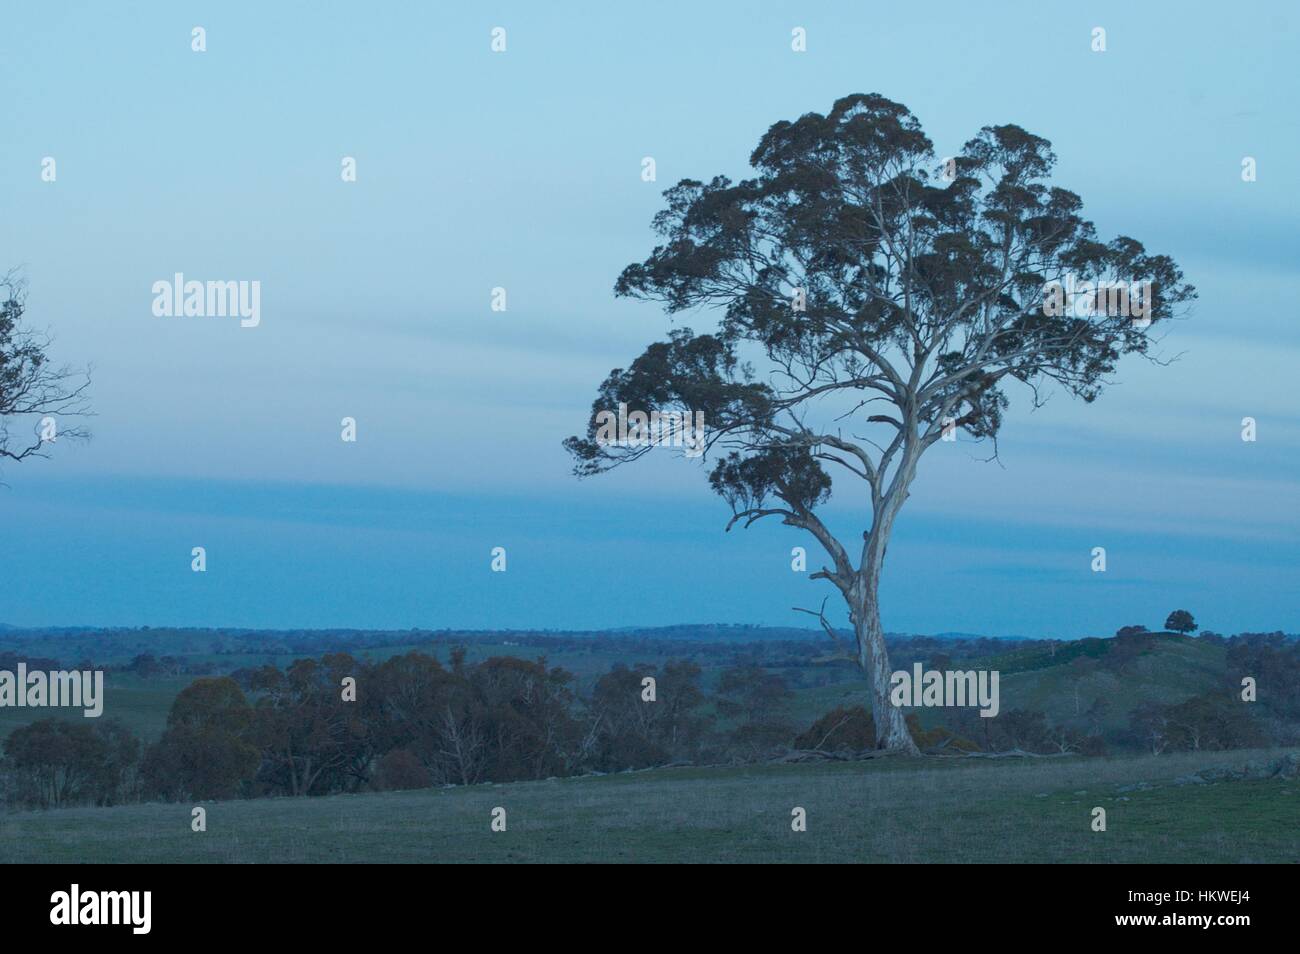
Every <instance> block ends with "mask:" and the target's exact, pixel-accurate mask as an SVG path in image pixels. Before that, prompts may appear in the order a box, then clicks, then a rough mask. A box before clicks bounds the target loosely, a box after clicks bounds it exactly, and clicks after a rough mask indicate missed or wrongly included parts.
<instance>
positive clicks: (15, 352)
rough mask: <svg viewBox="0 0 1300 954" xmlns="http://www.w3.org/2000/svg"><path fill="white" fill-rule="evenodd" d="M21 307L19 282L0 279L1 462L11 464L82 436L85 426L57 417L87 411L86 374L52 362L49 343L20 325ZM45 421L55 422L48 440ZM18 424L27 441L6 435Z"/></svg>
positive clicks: (10, 277)
mask: <svg viewBox="0 0 1300 954" xmlns="http://www.w3.org/2000/svg"><path fill="white" fill-rule="evenodd" d="M26 309H27V289H26V285H25V283H24V282H23V281H22V279H21V278H20V277H19V276H18V274H17V273H16V272H12V271H11V272H9V273H8V274H6V275H0V459H6V458H7V459H8V460H13V461H20V460H25V459H26V458H28V457H44V456H46V455H47V451H48V450H49V447H50V445H51V444H52V443H54V442H56V441H58V440H78V439H83V438H85V437H86V430H85V428H84V427H81V426H79V425H73V426H68V425H65V424H64V423H63V420H62V419H63V418H77V417H82V416H85V415H86V414H87V413H89V406H88V402H87V395H86V392H87V390H88V388H89V387H90V375H89V372H88V371H79V370H76V369H73V368H71V367H69V366H67V365H63V366H56V365H53V364H51V363H50V358H49V348H50V344H51V343H52V341H53V339H52V338H51V337H50V335H49V334H48V333H46V332H38V331H35V330H33V329H31V328H29V327H27V326H26V325H25V324H24V323H23V314H24V312H25V311H26ZM47 417H48V418H53V419H54V428H55V430H54V432H53V440H47V439H46V438H45V437H44V436H43V434H44V433H45V432H46V427H45V426H44V425H43V424H42V420H43V419H44V418H47ZM20 420H22V421H28V422H30V423H31V425H32V432H31V433H32V436H31V437H15V436H14V435H13V434H12V433H11V432H10V426H11V425H13V424H15V423H17V422H18V421H20Z"/></svg>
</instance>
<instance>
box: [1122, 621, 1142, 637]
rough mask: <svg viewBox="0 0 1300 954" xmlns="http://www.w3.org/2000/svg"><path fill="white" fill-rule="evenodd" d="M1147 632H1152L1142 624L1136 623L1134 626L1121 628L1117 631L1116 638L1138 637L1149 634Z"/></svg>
mask: <svg viewBox="0 0 1300 954" xmlns="http://www.w3.org/2000/svg"><path fill="white" fill-rule="evenodd" d="M1147 632H1150V630H1148V629H1147V628H1146V627H1145V626H1143V625H1142V624H1141V623H1134V624H1133V625H1132V626H1121V627H1120V628H1119V629H1117V630H1115V635H1116V636H1138V635H1140V634H1142V633H1147Z"/></svg>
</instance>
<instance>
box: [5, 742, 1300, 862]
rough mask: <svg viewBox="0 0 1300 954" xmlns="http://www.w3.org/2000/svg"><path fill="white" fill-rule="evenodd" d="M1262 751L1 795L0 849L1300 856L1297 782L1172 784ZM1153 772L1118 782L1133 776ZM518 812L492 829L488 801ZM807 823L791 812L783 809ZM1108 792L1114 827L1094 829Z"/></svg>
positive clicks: (234, 855)
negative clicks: (7, 802)
mask: <svg viewBox="0 0 1300 954" xmlns="http://www.w3.org/2000/svg"><path fill="white" fill-rule="evenodd" d="M1262 757H1264V754H1263V753H1242V752H1237V753H1221V754H1219V755H1217V756H1216V755H1212V754H1207V753H1200V754H1191V753H1187V754H1179V755H1167V756H1161V757H1159V758H1156V757H1152V756H1145V757H1137V758H1123V759H1121V758H1115V759H1087V760H1084V759H1061V760H1029V761H1019V760H1016V761H1013V760H1005V761H985V760H964V761H959V760H949V761H940V760H934V759H929V760H924V761H921V762H915V763H912V762H905V761H901V760H898V761H894V760H882V761H873V762H858V763H831V764H813V765H766V766H748V767H737V768H708V769H660V770H654V771H648V772H638V773H628V774H621V775H614V776H606V777H598V778H578V779H564V780H551V781H541V782H520V783H513V784H507V785H480V786H473V787H469V788H457V789H434V790H422V791H414V792H393V793H382V794H369V795H350V796H349V795H340V796H332V797H328V798H317V799H263V800H258V801H235V802H221V803H208V804H207V811H208V831H207V832H205V833H193V832H191V831H190V828H189V824H190V808H191V806H190V805H188V804H174V805H162V804H149V805H130V806H123V807H118V808H109V809H91V808H85V809H83V808H75V809H64V810H56V811H51V812H23V813H17V814H12V815H0V860H4V861H19V862H38V861H56V862H70V861H100V862H103V861H185V862H307V861H312V862H321V861H327V862H328V861H335V862H365V861H385V862H389V861H404V862H433V861H438V862H446V861H455V862H464V861H529V862H539V861H653V862H660V861H738V862H757V861H763V862H786V861H803V862H809V861H851V862H882V861H888V862H971V861H977V862H1028V861H1037V862H1121V861H1123V862H1173V861H1181V862H1264V861H1271V862H1295V861H1297V860H1300V826H1298V825H1297V820H1298V819H1300V783H1297V782H1296V781H1294V780H1292V781H1289V782H1283V781H1277V780H1271V781H1257V782H1226V783H1220V784H1216V785H1196V786H1182V787H1175V786H1172V785H1171V784H1170V780H1171V779H1172V778H1174V777H1175V776H1178V775H1182V774H1186V773H1189V772H1192V771H1195V770H1197V769H1200V768H1205V767H1208V766H1210V765H1218V764H1230V765H1235V764H1239V763H1242V762H1245V761H1247V760H1248V759H1252V758H1255V759H1258V758H1262ZM1137 781H1146V782H1151V783H1153V784H1154V785H1155V786H1156V787H1155V788H1153V789H1151V790H1149V791H1140V792H1130V793H1127V794H1121V793H1119V792H1118V791H1117V788H1118V787H1119V786H1120V785H1123V784H1126V783H1132V782H1137ZM498 805H499V806H504V807H505V808H506V810H507V812H508V821H509V830H508V831H506V832H504V833H493V832H491V831H490V830H489V817H490V813H491V810H492V809H493V808H494V807H495V806H498ZM796 805H797V806H802V807H804V808H806V809H807V812H808V830H807V832H804V833H795V832H792V831H791V829H790V810H791V808H792V807H794V806H796ZM1097 805H1100V806H1103V807H1105V808H1106V810H1107V814H1108V823H1109V824H1108V830H1107V831H1106V832H1093V831H1091V830H1090V826H1089V823H1090V820H1091V814H1090V813H1091V810H1092V808H1093V807H1094V806H1097Z"/></svg>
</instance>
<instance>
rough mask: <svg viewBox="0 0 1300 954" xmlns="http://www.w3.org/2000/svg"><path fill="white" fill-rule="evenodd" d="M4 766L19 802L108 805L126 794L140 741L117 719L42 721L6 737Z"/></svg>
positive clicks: (44, 806)
mask: <svg viewBox="0 0 1300 954" xmlns="http://www.w3.org/2000/svg"><path fill="white" fill-rule="evenodd" d="M4 750H5V757H6V765H5V767H6V768H7V769H8V770H9V771H10V772H11V773H13V774H14V775H16V777H17V785H16V788H17V795H18V799H19V800H20V801H24V802H26V803H28V804H32V805H35V806H37V807H40V808H56V807H59V806H62V805H73V804H77V803H85V802H89V803H91V804H97V805H108V804H113V803H115V802H117V801H119V800H121V799H122V797H123V796H126V795H128V794H129V791H128V788H129V785H128V782H129V779H130V778H131V777H132V775H133V773H134V769H135V764H136V760H137V758H138V756H139V750H140V743H139V740H137V739H136V737H135V736H134V735H133V734H132V733H131V731H130V730H129V729H128V728H127V727H126V726H125V725H124V724H123V723H122V722H121V721H120V720H118V719H111V718H110V719H101V720H96V721H95V722H93V723H86V722H80V721H77V722H71V721H68V720H66V719H54V718H50V719H41V720H39V721H37V722H33V723H31V724H29V725H25V726H20V727H19V728H17V729H14V731H13V732H11V733H10V734H9V737H8V738H7V739H6V740H5V746H4Z"/></svg>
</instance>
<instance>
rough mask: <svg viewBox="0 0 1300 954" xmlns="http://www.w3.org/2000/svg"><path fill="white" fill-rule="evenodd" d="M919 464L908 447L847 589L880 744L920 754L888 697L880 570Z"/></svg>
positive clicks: (850, 611)
mask: <svg viewBox="0 0 1300 954" xmlns="http://www.w3.org/2000/svg"><path fill="white" fill-rule="evenodd" d="M915 469H916V458H915V455H914V454H913V453H912V452H911V449H910V448H909V450H908V452H907V453H906V454H905V456H904V459H903V461H902V463H901V464H900V470H899V472H898V475H897V476H896V477H895V479H894V482H893V485H892V486H891V488H890V490H889V493H887V494H886V495H885V499H884V500H883V501H881V503H880V505H879V506H878V507H877V509H876V511H875V514H874V518H873V525H872V527H871V531H870V533H868V534H867V535H866V541H865V544H864V546H863V548H862V565H861V567H860V568H859V570H858V573H857V576H856V577H855V579H854V581H853V586H852V588H851V589H850V591H849V593H848V596H847V598H848V601H849V616H850V617H851V618H852V619H853V632H854V635H855V636H857V640H858V665H860V666H861V667H862V671H863V672H864V673H866V676H867V680H868V681H869V682H870V683H871V718H872V720H873V721H874V722H875V724H876V748H878V749H889V750H891V751H896V752H901V753H902V754H904V755H920V754H921V752H920V750H919V749H918V748H917V747H916V743H915V742H914V741H912V733H911V732H909V731H908V729H907V723H906V721H905V720H904V718H903V710H902V709H901V708H898V707H897V706H895V705H894V704H893V703H891V702H890V701H889V677H890V676H891V675H892V672H891V670H890V668H889V652H888V650H886V649H885V631H884V628H883V627H882V626H881V625H880V600H879V592H880V571H881V568H882V567H883V566H884V563H885V548H886V546H887V545H888V543H889V536H890V534H891V533H892V532H893V530H894V518H895V517H897V516H898V511H899V509H900V508H901V507H902V506H903V501H904V500H906V499H907V488H908V486H909V485H910V484H911V482H912V476H913V474H914V473H915Z"/></svg>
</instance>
